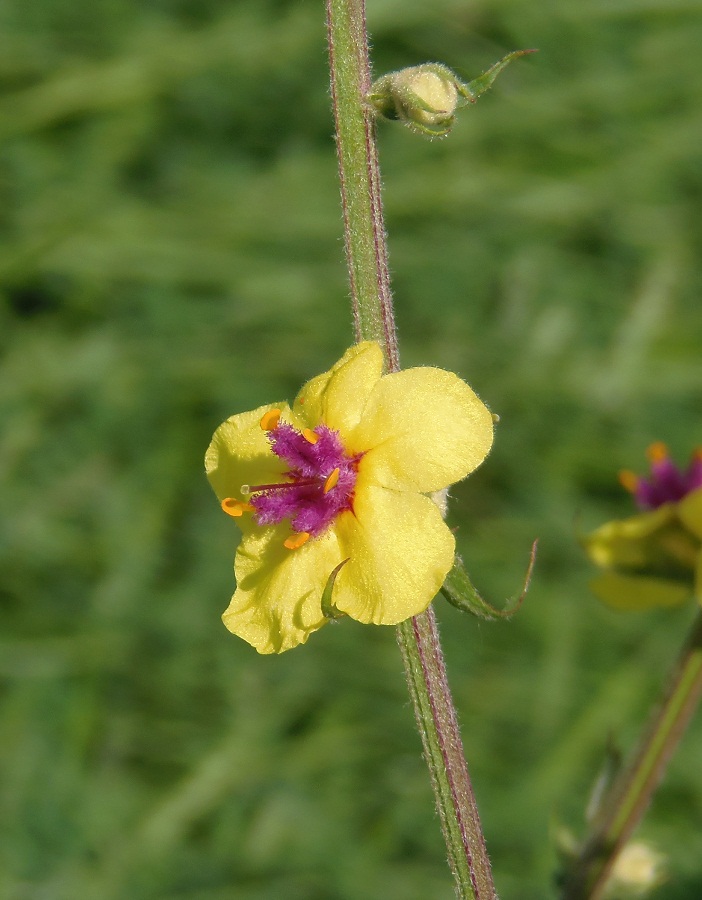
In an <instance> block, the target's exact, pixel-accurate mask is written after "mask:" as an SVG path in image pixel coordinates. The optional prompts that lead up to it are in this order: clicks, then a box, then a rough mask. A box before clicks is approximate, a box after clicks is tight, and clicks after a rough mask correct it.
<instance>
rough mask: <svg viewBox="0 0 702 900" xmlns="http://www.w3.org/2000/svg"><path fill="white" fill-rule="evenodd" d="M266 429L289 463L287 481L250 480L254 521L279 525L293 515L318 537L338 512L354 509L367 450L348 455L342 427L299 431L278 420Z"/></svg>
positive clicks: (297, 527) (298, 527)
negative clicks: (362, 464) (271, 482)
mask: <svg viewBox="0 0 702 900" xmlns="http://www.w3.org/2000/svg"><path fill="white" fill-rule="evenodd" d="M266 430H267V431H268V439H269V441H270V442H271V447H272V449H273V452H274V453H275V455H276V456H279V457H280V458H281V459H282V460H284V461H285V462H286V463H287V464H288V466H289V469H288V471H287V472H285V474H284V477H285V478H288V479H289V481H285V482H282V483H280V484H257V485H251V486H249V488H248V490H249V493H250V494H251V499H250V500H249V504H250V506H251V507H252V508H253V511H254V516H255V518H256V522H257V523H258V524H259V525H276V524H278V522H282V521H284V520H285V519H289V520H290V524H291V526H292V529H293V531H297V532H301V533H305V534H307V535H309V536H310V537H316V536H317V535H319V534H321V533H322V532H323V531H324V530H325V529H326V528H327V527H328V526H329V525H330V524H331V523H332V522H333V521H334V519H335V518H336V517H337V516H338V515H339V513H341V512H344V510H351V509H353V506H352V504H353V491H354V488H355V486H356V475H357V473H358V463H359V461H360V459H361V457H362V455H363V454H361V453H359V454H356V455H353V456H349V455H348V454H347V453H346V451H345V450H344V446H343V444H342V443H341V439H340V437H339V433H338V432H337V431H333V430H332V429H331V428H328V427H327V426H326V425H318V426H317V427H316V428H315V429H314V430H309V429H306V430H305V431H304V432H300V431H297V429H295V428H293V427H292V425H286V424H285V423H283V422H280V423H278V422H276V424H275V427H272V428H269V429H266Z"/></svg>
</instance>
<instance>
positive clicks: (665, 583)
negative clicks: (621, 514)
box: [583, 443, 702, 609]
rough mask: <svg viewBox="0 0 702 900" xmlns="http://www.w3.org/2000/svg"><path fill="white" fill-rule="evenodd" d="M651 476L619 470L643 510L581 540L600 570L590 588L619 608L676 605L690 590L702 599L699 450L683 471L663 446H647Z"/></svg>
mask: <svg viewBox="0 0 702 900" xmlns="http://www.w3.org/2000/svg"><path fill="white" fill-rule="evenodd" d="M648 457H649V460H650V463H651V474H650V475H649V477H648V478H642V477H639V476H637V475H635V474H634V473H633V472H628V471H627V472H622V473H620V476H619V477H620V481H621V483H622V485H623V486H624V487H625V488H626V489H627V490H629V491H630V492H631V493H632V494H633V495H634V499H635V500H636V503H637V505H638V506H639V507H640V508H641V509H642V510H644V511H643V512H641V513H640V514H639V515H636V516H632V517H631V518H628V519H623V520H618V521H614V522H608V523H607V524H605V525H602V526H601V527H600V528H598V529H597V530H596V531H594V532H592V534H590V535H589V536H588V537H586V538H585V539H584V541H583V543H584V546H585V549H586V551H587V553H588V555H589V556H590V558H591V559H592V561H593V562H594V563H596V564H597V565H598V566H600V567H601V568H602V569H604V572H603V573H602V575H600V576H599V577H598V578H596V579H595V580H594V581H593V582H592V583H591V587H592V589H593V591H594V592H595V594H597V596H598V597H599V598H600V599H601V600H603V601H604V602H605V603H607V604H609V605H610V606H613V607H615V608H618V609H648V608H651V607H664V606H676V605H678V604H679V603H683V602H684V601H685V600H687V599H688V598H689V597H690V595H691V594H692V593H694V595H695V596H696V598H697V600H698V601H699V602H700V603H702V451H701V450H699V449H698V450H696V451H695V452H694V454H693V456H692V459H691V461H690V464H689V466H688V467H687V469H685V470H683V469H680V468H678V466H676V465H675V463H674V462H673V461H672V460H671V459H670V457H669V455H668V450H667V448H666V446H665V445H664V444H661V443H656V444H653V445H652V446H651V447H649V450H648Z"/></svg>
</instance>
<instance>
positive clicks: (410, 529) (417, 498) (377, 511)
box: [332, 484, 456, 625]
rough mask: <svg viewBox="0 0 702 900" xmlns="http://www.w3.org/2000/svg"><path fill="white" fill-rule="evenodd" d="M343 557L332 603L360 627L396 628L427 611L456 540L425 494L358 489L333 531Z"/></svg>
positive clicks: (446, 570) (366, 486)
mask: <svg viewBox="0 0 702 900" xmlns="http://www.w3.org/2000/svg"><path fill="white" fill-rule="evenodd" d="M334 528H335V530H336V533H337V536H338V538H339V546H340V553H341V558H342V559H345V558H346V557H349V562H348V563H347V564H346V565H345V566H344V567H343V569H342V570H341V571H340V572H339V575H338V577H337V579H336V584H335V585H334V593H333V595H332V601H333V603H334V606H336V608H337V609H339V610H340V611H341V612H345V613H347V614H348V615H349V616H351V618H353V619H356V620H357V621H359V622H373V623H375V624H376V625H396V624H397V623H398V622H403V621H404V620H405V619H408V618H410V616H415V615H417V614H418V613H420V612H423V611H424V610H425V609H426V608H427V606H429V604H430V603H431V601H432V599H433V598H434V597H435V596H436V594H437V593H438V591H439V589H440V588H441V585H442V584H443V583H444V578H445V577H446V574H447V573H448V571H449V569H450V568H451V566H452V565H453V558H454V553H455V546H456V544H455V540H454V537H453V535H452V534H451V532H450V530H449V529H448V527H447V526H446V523H445V522H444V520H443V519H442V518H441V513H440V512H439V510H438V509H437V507H436V505H435V504H434V503H433V502H432V501H431V500H430V499H429V498H428V497H424V496H422V495H421V494H412V493H403V492H396V491H389V490H386V489H385V488H382V487H376V486H374V485H368V484H366V485H365V486H359V488H358V490H357V494H356V499H355V500H354V511H353V512H348V513H342V515H341V516H339V518H338V519H337V521H336V524H335V526H334Z"/></svg>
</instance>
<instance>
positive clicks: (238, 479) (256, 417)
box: [205, 403, 289, 502]
mask: <svg viewBox="0 0 702 900" xmlns="http://www.w3.org/2000/svg"><path fill="white" fill-rule="evenodd" d="M274 410H282V411H283V413H284V414H285V413H286V412H287V413H289V407H288V405H287V404H286V403H271V404H269V405H268V406H259V408H258V409H254V410H252V411H251V412H245V413H239V415H236V416H232V417H231V418H229V419H227V421H226V422H223V423H222V424H221V425H220V426H219V428H218V429H217V431H215V433H214V436H213V438H212V442H211V443H210V446H209V447H208V448H207V453H206V454H205V471H206V472H207V477H208V478H209V480H210V484H211V485H212V487H213V489H214V492H215V494H216V495H217V497H218V499H219V500H220V502H221V501H222V500H225V499H227V498H233V499H237V500H243V497H244V495H243V494H242V492H241V486H242V484H268V483H270V482H275V481H280V476H281V474H282V473H283V472H285V470H286V464H285V463H284V462H283V461H282V460H281V459H279V458H278V457H277V456H275V455H274V454H273V452H272V451H271V444H270V441H269V440H268V435H267V433H266V432H265V431H264V430H263V429H262V428H261V419H263V418H264V416H265V415H267V414H269V413H271V412H273V411H274Z"/></svg>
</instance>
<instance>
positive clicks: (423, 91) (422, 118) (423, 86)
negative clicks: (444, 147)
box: [369, 63, 462, 137]
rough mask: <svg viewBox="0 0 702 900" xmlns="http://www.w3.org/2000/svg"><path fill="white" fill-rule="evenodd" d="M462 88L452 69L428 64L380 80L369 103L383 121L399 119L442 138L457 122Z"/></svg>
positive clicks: (420, 130)
mask: <svg viewBox="0 0 702 900" xmlns="http://www.w3.org/2000/svg"><path fill="white" fill-rule="evenodd" d="M459 85H460V86H462V85H461V82H460V81H459V80H458V79H457V78H456V76H455V75H454V74H453V72H451V70H450V69H447V68H446V67H445V66H441V65H439V64H438V63H425V64H424V65H422V66H410V67H409V68H407V69H400V71H399V72H391V73H390V74H389V75H384V76H383V77H382V78H379V79H378V80H377V81H376V82H375V84H374V85H373V88H372V91H371V95H370V97H369V100H370V103H371V105H372V106H373V108H374V109H375V111H376V112H377V113H378V114H379V115H381V116H383V117H384V118H386V119H400V120H401V121H403V122H405V123H406V124H407V125H409V127H410V128H413V129H414V130H415V131H419V132H421V133H422V134H429V135H433V136H437V137H442V136H443V135H445V134H448V133H449V131H450V129H451V126H452V125H453V122H454V118H455V117H454V112H455V110H456V107H457V106H458V101H459V96H460V95H459Z"/></svg>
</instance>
